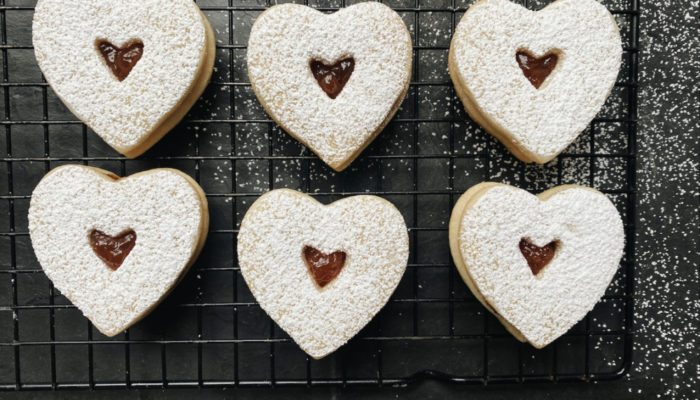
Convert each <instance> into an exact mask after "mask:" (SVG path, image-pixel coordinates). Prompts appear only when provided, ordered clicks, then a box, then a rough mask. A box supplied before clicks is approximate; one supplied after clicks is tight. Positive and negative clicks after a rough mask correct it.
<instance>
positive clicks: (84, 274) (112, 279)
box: [29, 165, 203, 336]
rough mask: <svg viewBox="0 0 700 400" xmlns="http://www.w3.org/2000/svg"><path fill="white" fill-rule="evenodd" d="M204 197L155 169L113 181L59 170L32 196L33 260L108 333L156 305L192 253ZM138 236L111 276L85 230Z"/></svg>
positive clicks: (176, 177)
mask: <svg viewBox="0 0 700 400" xmlns="http://www.w3.org/2000/svg"><path fill="white" fill-rule="evenodd" d="M200 204H201V200H200V198H199V195H198V193H197V192H196V190H195V189H194V188H193V187H192V186H191V184H190V183H188V181H187V180H186V179H185V178H184V177H183V176H182V175H180V174H179V173H176V172H173V171H171V170H155V171H154V172H148V173H145V174H139V175H136V176H133V177H129V178H125V179H121V180H118V181H113V180H111V179H109V178H106V177H105V176H104V175H102V174H100V173H98V172H96V171H94V170H92V169H90V168H87V167H82V166H77V165H71V166H66V167H60V168H59V169H56V170H54V171H53V172H52V173H50V175H47V176H46V177H45V178H44V179H43V180H42V181H41V182H40V183H39V185H38V186H37V187H36V189H35V190H34V192H33V194H32V200H31V206H30V209H29V232H30V235H31V240H32V246H33V247H34V251H35V253H36V256H37V259H38V260H39V263H40V264H41V266H42V268H43V269H44V272H46V275H47V276H48V277H49V278H50V279H51V280H52V281H53V283H54V285H55V286H56V288H58V290H60V291H61V293H62V294H63V295H65V296H66V297H68V298H69V299H70V300H71V301H72V302H73V303H74V304H75V305H76V306H77V307H78V308H79V309H80V310H81V311H82V312H83V313H84V314H85V316H86V317H87V318H89V319H90V320H91V321H92V322H93V324H94V325H95V327H97V328H98V329H99V330H100V331H101V332H103V333H104V334H106V335H108V336H113V335H116V334H117V333H119V332H121V331H122V330H124V329H126V328H127V327H128V326H129V325H131V324H132V323H133V322H135V321H136V320H137V319H138V318H140V316H142V314H144V313H145V312H147V311H148V310H149V309H150V308H151V307H152V306H153V305H155V304H156V303H157V302H158V301H159V300H160V299H161V297H162V296H164V295H165V293H166V292H167V291H168V289H169V288H170V287H171V286H172V285H173V284H174V283H175V282H176V281H177V279H178V278H179V277H180V275H181V274H182V273H183V271H184V270H185V267H186V266H187V265H188V262H189V260H190V258H191V257H192V256H193V253H194V252H195V247H196V245H197V243H198V241H199V237H200V229H202V224H203V221H202V218H203V216H202V211H201V210H200V207H201V206H200ZM93 229H97V230H100V231H102V232H104V233H106V234H108V235H113V236H114V235H117V234H119V233H120V232H123V231H125V230H127V229H133V230H134V232H136V236H137V237H136V245H135V246H134V248H133V250H132V251H131V253H129V255H128V256H127V257H126V259H125V260H124V262H123V264H122V265H121V266H120V267H119V269H117V270H116V271H112V270H111V269H109V268H108V267H107V266H106V265H105V264H104V263H103V262H102V260H100V259H99V258H98V257H97V255H96V254H95V253H94V252H93V250H92V248H91V247H90V243H89V240H88V235H89V233H90V232H91V231H92V230H93Z"/></svg>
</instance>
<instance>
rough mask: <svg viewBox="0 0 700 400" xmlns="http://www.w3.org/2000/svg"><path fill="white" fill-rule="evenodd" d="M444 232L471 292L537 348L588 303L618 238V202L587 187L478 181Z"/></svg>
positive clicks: (619, 245) (618, 246)
mask: <svg viewBox="0 0 700 400" xmlns="http://www.w3.org/2000/svg"><path fill="white" fill-rule="evenodd" d="M449 237H450V250H451V252H452V258H453V259H454V261H455V265H456V266H457V269H458V270H459V273H460V275H461V276H462V278H463V279H464V281H465V283H466V284H467V286H469V289H471V291H472V293H474V296H475V297H477V299H479V301H481V303H482V304H483V305H484V306H485V307H486V308H487V309H488V310H489V311H491V312H492V313H494V315H496V317H498V319H499V320H500V321H501V322H502V323H503V325H504V326H505V327H506V328H507V329H508V331H510V332H511V333H512V334H513V335H514V336H515V337H516V338H518V339H519V340H521V341H528V342H530V343H531V344H532V345H533V346H535V347H537V348H542V347H544V346H546V345H547V344H549V343H551V342H552V341H554V340H555V339H556V338H558V337H559V336H561V335H562V334H564V333H566V331H568V330H569V329H570V328H571V327H572V326H574V325H575V324H576V323H577V322H578V321H580V320H581V319H582V318H584V317H585V316H586V314H587V313H588V312H589V311H590V310H591V309H593V307H594V306H595V304H596V302H597V301H598V300H599V299H600V298H601V297H602V296H603V294H604V293H605V290H606V288H607V287H608V285H609V284H610V281H611V280H612V278H613V276H614V275H615V271H616V270H617V268H618V265H619V262H620V258H621V257H622V252H623V248H624V241H625V236H624V229H623V225H622V219H621V218H620V215H619V214H618V212H617V209H616V208H615V206H614V205H613V204H612V202H611V201H610V200H609V199H608V198H607V197H606V196H605V195H604V194H602V193H600V192H598V191H596V190H594V189H591V188H586V187H582V186H576V185H566V186H559V187H556V188H553V189H550V190H548V191H546V192H543V193H541V194H539V195H538V196H534V195H532V194H530V193H528V192H526V191H524V190H521V189H518V188H515V187H512V186H508V185H502V184H497V183H481V184H478V185H476V186H474V187H472V188H470V189H469V190H468V191H467V192H466V193H465V194H464V195H462V197H460V199H459V200H458V202H457V204H456V205H455V207H454V209H453V211H452V217H451V218H450V228H449ZM552 238H556V240H552ZM524 242H525V243H524ZM523 247H525V249H523ZM533 252H534V254H532V253H533ZM533 262H534V264H535V265H534V267H533V265H532V263H533Z"/></svg>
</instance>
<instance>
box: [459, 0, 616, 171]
mask: <svg viewBox="0 0 700 400" xmlns="http://www.w3.org/2000/svg"><path fill="white" fill-rule="evenodd" d="M521 49H525V50H528V51H529V52H531V53H532V54H533V55H534V56H536V57H540V56H543V55H544V54H547V53H548V52H550V51H556V52H557V53H558V54H559V61H558V62H557V66H556V68H555V69H554V71H552V73H551V74H550V76H549V77H548V78H547V80H546V81H545V82H544V84H543V85H542V86H541V87H540V88H539V89H536V88H535V87H534V86H533V85H532V84H530V82H529V81H528V80H527V78H525V76H524V74H523V73H522V71H521V70H520V67H519V66H518V64H517V62H516V59H515V53H516V52H517V51H518V50H521ZM621 54H622V46H621V41H620V34H619V32H618V28H617V25H616V23H615V20H614V19H613V17H612V15H611V14H610V13H609V12H608V10H607V9H606V8H605V7H604V6H602V5H601V4H599V3H598V2H597V1H595V0H559V1H556V2H554V3H552V4H551V5H549V6H548V7H546V8H544V9H543V10H541V11H537V12H534V11H530V10H527V9H525V8H523V7H522V6H520V5H518V4H515V3H512V2H510V1H507V0H487V1H480V2H478V3H477V4H475V5H474V6H473V7H471V8H470V9H469V10H468V12H467V13H466V14H465V15H464V17H463V18H462V20H461V21H460V23H459V25H458V26H457V28H456V30H455V35H454V38H453V40H452V48H451V55H450V57H451V60H452V62H454V64H455V66H456V68H457V71H456V72H457V73H458V74H459V75H460V76H461V79H462V80H463V84H464V85H465V88H464V89H465V90H466V91H467V92H468V93H469V96H471V98H472V99H473V101H474V102H475V103H476V106H478V108H479V111H480V112H481V113H483V115H484V116H485V117H486V118H488V119H489V120H490V121H493V122H495V123H496V125H497V126H496V127H495V128H494V129H497V130H498V131H500V132H502V134H507V135H508V136H509V139H511V140H512V141H513V143H514V144H515V145H516V146H518V147H519V148H523V149H524V151H527V152H529V153H534V155H535V156H536V157H538V158H540V160H538V161H540V162H546V161H548V160H551V159H552V158H553V157H555V156H556V155H557V154H558V153H560V152H561V151H562V150H564V149H565V148H566V147H567V146H568V145H569V144H570V143H571V142H572V141H573V140H574V139H575V138H576V136H578V134H579V133H580V132H581V131H583V130H584V129H585V128H586V126H587V125H588V123H589V122H590V121H591V119H593V117H594V116H595V115H596V113H597V112H598V111H599V110H600V108H601V107H602V106H603V103H604V102H605V99H606V98H607V96H608V94H609V93H610V91H611V89H612V88H613V85H614V83H615V79H616V77H617V74H618V70H619V68H620V61H621ZM462 100H463V101H465V99H462ZM492 133H493V132H492Z"/></svg>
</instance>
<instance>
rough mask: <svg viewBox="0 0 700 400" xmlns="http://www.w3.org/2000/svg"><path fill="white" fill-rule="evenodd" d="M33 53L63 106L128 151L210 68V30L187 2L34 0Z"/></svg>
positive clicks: (177, 112)
mask: <svg viewBox="0 0 700 400" xmlns="http://www.w3.org/2000/svg"><path fill="white" fill-rule="evenodd" d="M32 38H33V43H34V52H35V54H36V59H37V61H38V63H39V67H40V68H41V71H42V72H43V73H44V77H45V78H46V81H47V82H48V83H49V85H51V88H52V89H53V90H54V91H55V92H56V95H57V96H58V97H59V98H61V100H62V101H63V102H64V103H65V105H66V106H67V107H68V108H69V109H70V110H71V111H72V112H73V113H74V114H75V115H76V116H77V117H78V118H80V119H81V120H82V121H83V122H85V123H86V124H87V125H88V126H90V127H91V128H92V129H93V130H94V131H95V132H96V133H97V134H98V135H99V136H100V137H101V138H102V139H104V141H105V142H107V144H109V145H110V146H112V147H113V148H114V149H115V150H117V151H118V152H120V153H122V154H124V155H125V156H127V157H136V156H138V155H140V154H141V153H143V152H145V151H146V150H148V149H149V148H150V147H151V146H153V145H154V144H155V143H156V142H157V141H158V140H160V139H161V138H162V137H163V136H164V135H165V134H166V133H167V132H168V131H169V130H170V129H172V128H173V127H174V126H175V125H176V124H177V123H178V122H180V120H181V119H182V118H183V117H184V116H185V114H186V113H187V111H188V110H189V109H190V107H192V105H193V104H194V103H195V101H197V99H198V98H199V96H200V95H201V94H202V92H203V91H204V89H205V88H206V86H207V84H208V83H209V78H210V77H211V73H212V70H213V66H214V57H215V53H216V51H215V42H214V33H213V31H212V29H211V27H210V26H209V22H207V20H206V18H205V17H204V15H203V14H202V13H201V12H200V10H199V8H198V7H197V5H196V4H194V2H193V1H192V0H170V1H168V2H165V3H164V2H163V1H159V0H119V1H112V0H68V1H66V0H39V2H38V3H37V6H36V11H35V13H34V23H33V25H32Z"/></svg>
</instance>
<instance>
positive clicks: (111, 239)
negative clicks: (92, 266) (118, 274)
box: [89, 229, 136, 271]
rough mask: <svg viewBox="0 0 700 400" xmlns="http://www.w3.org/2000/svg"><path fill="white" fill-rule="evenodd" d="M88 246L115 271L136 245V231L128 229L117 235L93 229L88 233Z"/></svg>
mask: <svg viewBox="0 0 700 400" xmlns="http://www.w3.org/2000/svg"><path fill="white" fill-rule="evenodd" d="M89 240H90V247H92V251H94V252H95V254H97V257H99V258H100V260H102V262H104V263H105V265H107V266H108V267H109V268H110V269H112V270H114V271H116V270H117V269H118V268H119V267H120V266H121V265H122V263H123V262H124V259H126V257H127V256H128V255H129V253H131V250H133V248H134V246H135V245H136V232H134V230H133V229H129V230H127V231H124V232H122V233H120V234H119V235H117V236H112V235H108V234H106V233H104V232H102V231H100V230H97V229H93V230H92V232H90V235H89Z"/></svg>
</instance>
